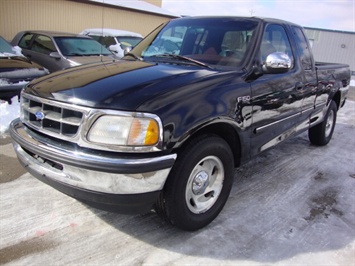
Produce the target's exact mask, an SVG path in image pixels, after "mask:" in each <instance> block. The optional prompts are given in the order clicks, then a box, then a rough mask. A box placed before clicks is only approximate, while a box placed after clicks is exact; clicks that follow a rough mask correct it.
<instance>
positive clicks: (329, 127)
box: [325, 110, 334, 137]
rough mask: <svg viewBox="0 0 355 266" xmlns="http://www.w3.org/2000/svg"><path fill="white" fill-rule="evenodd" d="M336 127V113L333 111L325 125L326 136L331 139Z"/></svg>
mask: <svg viewBox="0 0 355 266" xmlns="http://www.w3.org/2000/svg"><path fill="white" fill-rule="evenodd" d="M333 125H334V111H333V110H331V111H330V112H329V114H328V118H327V123H326V124H325V136H326V137H329V136H330V134H331V132H332V129H333Z"/></svg>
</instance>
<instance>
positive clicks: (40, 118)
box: [35, 111, 45, 120]
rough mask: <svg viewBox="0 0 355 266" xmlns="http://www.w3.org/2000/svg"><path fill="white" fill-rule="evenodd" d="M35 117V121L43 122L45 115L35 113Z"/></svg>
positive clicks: (38, 112)
mask: <svg viewBox="0 0 355 266" xmlns="http://www.w3.org/2000/svg"><path fill="white" fill-rule="evenodd" d="M35 116H36V119H37V120H43V119H44V117H45V114H44V113H43V112H40V111H37V112H36V113H35Z"/></svg>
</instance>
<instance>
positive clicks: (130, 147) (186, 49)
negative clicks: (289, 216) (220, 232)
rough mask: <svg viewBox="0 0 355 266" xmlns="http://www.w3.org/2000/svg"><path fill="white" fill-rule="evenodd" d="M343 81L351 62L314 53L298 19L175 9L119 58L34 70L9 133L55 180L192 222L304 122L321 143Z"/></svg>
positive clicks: (106, 205)
mask: <svg viewBox="0 0 355 266" xmlns="http://www.w3.org/2000/svg"><path fill="white" fill-rule="evenodd" d="M349 82H350V71H349V67H348V66H347V65H342V64H331V63H316V62H315V61H314V59H313V56H312V53H311V49H310V45H309V42H308V40H307V38H306V37H305V34H304V32H303V29H302V28H301V27H300V26H298V25H296V24H293V23H289V22H286V21H281V20H275V19H262V18H254V17H253V18H242V17H188V18H181V19H175V20H171V21H170V22H167V23H165V24H163V25H161V26H159V27H158V28H156V29H155V30H154V31H153V32H152V33H151V34H149V35H148V36H147V37H146V38H145V39H143V40H142V41H141V42H140V43H139V44H138V45H137V46H136V47H135V48H134V49H133V50H131V51H130V52H127V53H126V56H125V57H124V58H123V60H120V61H116V62H102V63H96V64H90V65H83V66H79V67H75V68H72V69H69V70H64V71H60V72H56V73H53V74H50V75H47V76H45V77H42V78H39V79H36V80H35V81H32V82H31V83H30V84H29V85H27V86H26V88H25V89H24V91H23V92H22V97H21V116H20V118H19V119H17V120H14V121H13V122H12V123H11V126H10V134H11V137H12V139H13V144H14V149H15V150H16V153H17V156H18V158H19V160H20V162H21V163H22V165H23V166H24V167H25V168H26V169H27V171H28V172H30V173H31V174H32V175H34V176H35V177H37V178H38V179H39V180H42V181H43V182H45V183H47V184H49V185H50V186H52V187H54V188H56V189H58V190H59V191H62V192H63V193H66V194H68V195H70V196H72V197H74V198H77V199H79V200H81V201H83V202H85V203H87V204H90V205H91V206H94V207H97V208H102V209H107V210H112V211H117V212H121V213H139V212H146V211H149V210H153V209H155V210H156V212H157V213H158V214H160V215H161V216H162V217H164V218H165V219H166V220H167V221H169V222H170V223H172V224H173V225H175V226H177V227H179V228H182V229H184V230H197V229H199V228H202V227H204V226H206V225H207V224H209V223H210V222H211V221H212V220H213V219H215V218H216V217H217V215H218V214H219V212H220V211H221V210H222V208H223V206H224V204H225V202H226V201H227V199H228V196H229V192H230V190H231V187H232V182H233V178H234V169H235V167H238V166H239V165H241V164H242V163H244V162H246V161H247V160H249V159H250V158H252V157H253V156H256V155H257V154H259V153H260V152H263V151H265V150H267V149H269V148H271V147H273V146H275V145H277V144H279V143H281V142H283V141H284V140H286V139H288V138H290V137H291V136H294V135H295V134H298V133H300V132H303V131H306V130H308V132H309V139H310V142H311V143H312V144H314V145H326V144H327V143H328V142H329V141H330V139H331V137H332V134H333V130H334V126H335V123H336V115H337V111H338V109H339V108H340V107H342V106H343V105H344V103H345V100H346V97H347V93H348V88H349Z"/></svg>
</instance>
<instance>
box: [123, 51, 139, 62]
mask: <svg viewBox="0 0 355 266" xmlns="http://www.w3.org/2000/svg"><path fill="white" fill-rule="evenodd" d="M126 56H131V57H133V58H134V59H137V60H139V61H143V58H142V57H139V56H136V55H135V54H134V53H130V52H128V53H126V54H125V55H124V57H126Z"/></svg>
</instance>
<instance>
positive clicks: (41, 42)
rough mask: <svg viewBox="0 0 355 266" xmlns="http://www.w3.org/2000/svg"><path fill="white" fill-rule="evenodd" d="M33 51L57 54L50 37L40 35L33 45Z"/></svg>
mask: <svg viewBox="0 0 355 266" xmlns="http://www.w3.org/2000/svg"><path fill="white" fill-rule="evenodd" d="M32 51H36V52H39V53H41V54H46V55H49V54H50V53H51V52H56V51H57V50H56V49H55V46H54V43H53V42H52V40H51V39H50V38H49V37H48V36H44V35H38V36H37V37H36V39H35V40H34V41H33V44H32Z"/></svg>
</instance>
